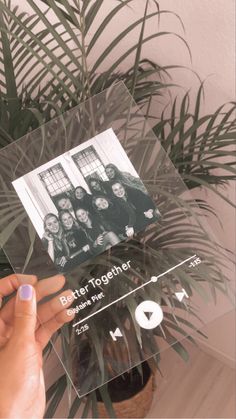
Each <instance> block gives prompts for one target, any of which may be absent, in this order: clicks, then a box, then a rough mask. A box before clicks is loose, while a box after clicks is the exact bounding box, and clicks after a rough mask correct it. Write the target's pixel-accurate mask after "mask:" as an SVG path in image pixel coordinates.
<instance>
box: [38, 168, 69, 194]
mask: <svg viewBox="0 0 236 419" xmlns="http://www.w3.org/2000/svg"><path fill="white" fill-rule="evenodd" d="M39 177H40V180H41V182H42V183H43V185H44V187H45V188H46V190H47V191H48V193H49V195H50V196H51V197H53V196H56V195H59V194H61V193H63V192H68V191H71V190H72V189H73V186H72V184H71V182H70V180H69V178H68V176H67V175H66V173H65V171H64V170H63V167H62V166H61V164H60V163H58V164H56V165H55V166H53V167H50V169H47V170H45V171H43V172H42V173H39Z"/></svg>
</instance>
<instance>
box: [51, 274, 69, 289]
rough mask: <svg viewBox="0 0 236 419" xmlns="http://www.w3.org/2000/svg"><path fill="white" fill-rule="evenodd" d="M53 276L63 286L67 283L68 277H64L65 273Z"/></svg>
mask: <svg viewBox="0 0 236 419" xmlns="http://www.w3.org/2000/svg"><path fill="white" fill-rule="evenodd" d="M52 278H53V279H54V280H56V281H57V283H58V285H59V284H60V285H61V288H62V287H63V286H64V285H65V282H66V278H65V277H64V275H61V274H58V275H55V276H53V277H52Z"/></svg>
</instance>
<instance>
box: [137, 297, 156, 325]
mask: <svg viewBox="0 0 236 419" xmlns="http://www.w3.org/2000/svg"><path fill="white" fill-rule="evenodd" d="M135 319H136V321H137V323H138V324H139V326H140V327H142V328H143V329H155V327H157V326H158V325H159V324H160V323H161V322H162V320H163V311H162V309H161V307H160V306H159V304H157V303H155V302H154V301H149V300H147V301H143V302H142V303H141V304H139V305H138V307H137V308H136V310H135Z"/></svg>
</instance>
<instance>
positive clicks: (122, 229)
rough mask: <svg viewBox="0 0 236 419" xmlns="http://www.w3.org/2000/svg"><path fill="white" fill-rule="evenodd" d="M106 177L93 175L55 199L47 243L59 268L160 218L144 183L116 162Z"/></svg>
mask: <svg viewBox="0 0 236 419" xmlns="http://www.w3.org/2000/svg"><path fill="white" fill-rule="evenodd" d="M105 171H106V174H107V178H108V179H109V180H106V181H104V180H102V179H100V178H97V177H90V178H89V179H88V181H87V182H88V186H89V190H90V193H89V192H88V191H87V190H86V189H85V188H83V187H82V186H78V187H76V188H75V189H74V190H73V191H70V193H63V194H60V195H58V196H56V197H55V198H54V203H55V206H56V208H57V210H58V214H57V215H56V214H53V213H49V214H47V215H46V216H45V218H44V236H43V239H42V240H43V244H44V247H45V248H46V249H47V251H48V253H49V255H50V257H51V259H52V260H53V261H54V263H55V264H56V265H57V267H58V268H59V270H61V271H66V270H68V269H70V268H73V267H74V266H77V265H79V264H81V263H83V262H84V261H86V260H87V259H89V258H90V257H91V256H92V255H97V254H99V253H101V252H103V251H105V250H107V249H109V248H110V247H112V246H114V245H116V244H117V243H119V242H120V241H121V240H124V239H126V238H131V237H133V236H134V235H135V234H136V233H137V232H139V231H141V230H142V229H144V228H145V227H146V226H147V225H149V224H151V223H153V222H155V221H156V220H157V219H158V217H159V215H160V213H159V211H158V210H157V209H156V207H155V204H154V202H153V201H152V199H151V198H150V197H149V195H148V193H147V190H146V188H145V186H144V185H143V183H142V181H141V180H140V179H139V178H137V177H135V176H133V175H131V174H130V173H127V172H122V171H120V170H119V169H118V168H117V167H116V166H115V165H114V164H108V165H107V166H106V167H105Z"/></svg>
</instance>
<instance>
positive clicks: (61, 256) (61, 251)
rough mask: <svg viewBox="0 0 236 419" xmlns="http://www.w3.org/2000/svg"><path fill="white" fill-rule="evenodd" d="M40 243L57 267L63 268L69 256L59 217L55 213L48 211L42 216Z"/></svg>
mask: <svg viewBox="0 0 236 419" xmlns="http://www.w3.org/2000/svg"><path fill="white" fill-rule="evenodd" d="M42 243H43V246H44V247H45V249H46V250H47V252H48V254H49V256H50V257H51V259H52V261H53V262H54V263H55V264H56V266H57V267H58V269H59V270H60V271H61V270H63V268H64V266H65V265H66V262H67V260H68V258H69V248H68V246H67V244H66V241H65V238H64V234H63V229H62V227H61V224H60V222H59V219H58V217H57V216H56V215H55V214H52V213H49V214H47V215H46V216H45V218H44V235H43V238H42Z"/></svg>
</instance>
